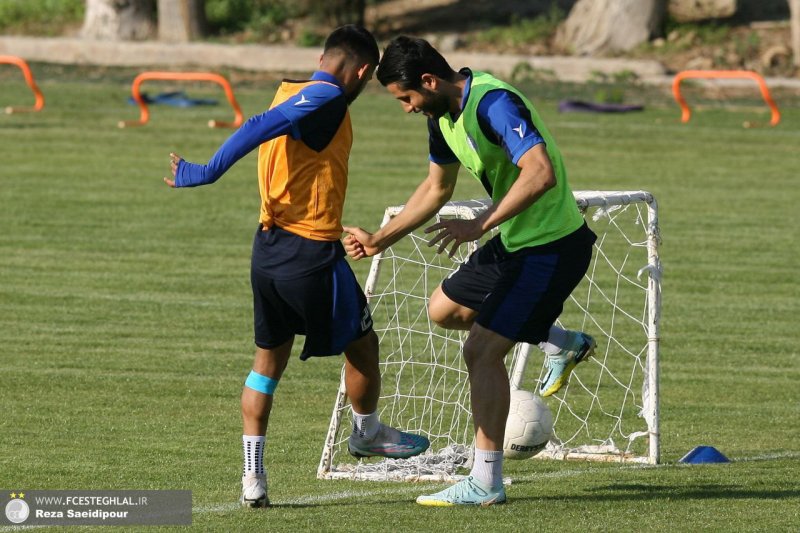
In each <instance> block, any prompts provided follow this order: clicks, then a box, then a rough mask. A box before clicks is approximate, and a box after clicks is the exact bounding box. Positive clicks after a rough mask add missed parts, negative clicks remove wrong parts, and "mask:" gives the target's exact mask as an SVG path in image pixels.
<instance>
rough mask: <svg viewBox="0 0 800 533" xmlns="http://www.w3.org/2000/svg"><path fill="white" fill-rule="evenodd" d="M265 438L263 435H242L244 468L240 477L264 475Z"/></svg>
mask: <svg viewBox="0 0 800 533" xmlns="http://www.w3.org/2000/svg"><path fill="white" fill-rule="evenodd" d="M266 441H267V438H266V437H264V436H263V435H242V447H243V448H244V468H243V469H242V475H245V474H250V473H253V474H263V473H264V444H265V443H266Z"/></svg>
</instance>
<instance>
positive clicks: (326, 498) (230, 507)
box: [192, 484, 424, 514]
mask: <svg viewBox="0 0 800 533" xmlns="http://www.w3.org/2000/svg"><path fill="white" fill-rule="evenodd" d="M419 492H420V485H418V484H413V485H408V486H403V487H396V488H393V489H385V490H347V491H341V492H332V493H330V494H316V495H313V496H301V497H299V498H294V499H291V500H270V501H271V502H272V504H273V505H275V506H281V505H312V504H315V503H326V502H334V501H338V500H347V499H350V498H363V497H365V496H367V497H369V496H377V495H379V494H407V493H409V494H411V493H414V494H416V493H419ZM423 492H424V490H423ZM240 508H241V505H240V504H239V502H229V503H223V504H220V505H209V506H204V507H194V508H192V514H195V513H197V514H202V513H226V512H230V511H235V510H236V509H240Z"/></svg>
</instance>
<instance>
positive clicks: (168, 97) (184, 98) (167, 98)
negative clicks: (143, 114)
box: [128, 91, 217, 107]
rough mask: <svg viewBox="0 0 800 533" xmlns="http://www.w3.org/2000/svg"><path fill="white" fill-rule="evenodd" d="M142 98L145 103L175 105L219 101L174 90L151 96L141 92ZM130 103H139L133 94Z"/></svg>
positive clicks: (203, 103) (182, 105) (205, 103)
mask: <svg viewBox="0 0 800 533" xmlns="http://www.w3.org/2000/svg"><path fill="white" fill-rule="evenodd" d="M141 96H142V100H144V103H145V104H148V105H149V104H163V105H171V106H173V107H194V106H198V105H217V101H216V100H214V99H213V98H190V97H189V96H188V95H187V94H186V93H185V92H183V91H173V92H166V93H159V94H157V95H155V96H150V95H149V94H148V93H141ZM128 103H129V104H133V105H138V104H137V103H136V100H134V99H133V96H130V97H128Z"/></svg>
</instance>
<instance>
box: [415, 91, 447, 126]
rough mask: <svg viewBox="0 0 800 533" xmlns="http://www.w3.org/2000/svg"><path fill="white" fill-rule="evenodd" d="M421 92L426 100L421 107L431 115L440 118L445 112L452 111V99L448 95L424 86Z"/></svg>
mask: <svg viewBox="0 0 800 533" xmlns="http://www.w3.org/2000/svg"><path fill="white" fill-rule="evenodd" d="M421 93H422V95H423V97H424V101H423V104H422V105H421V106H420V109H421V110H422V112H423V113H425V114H426V115H428V116H429V117H431V118H434V119H437V120H438V119H439V118H441V117H442V116H443V115H444V114H445V113H447V112H448V111H450V101H449V99H448V98H447V96H445V95H443V94H439V93H435V92H433V91H430V90H428V89H424V88H423V89H422V91H421Z"/></svg>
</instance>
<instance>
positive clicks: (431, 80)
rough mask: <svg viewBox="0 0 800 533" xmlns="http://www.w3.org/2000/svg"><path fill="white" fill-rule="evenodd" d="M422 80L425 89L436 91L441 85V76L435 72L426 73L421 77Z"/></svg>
mask: <svg viewBox="0 0 800 533" xmlns="http://www.w3.org/2000/svg"><path fill="white" fill-rule="evenodd" d="M420 82H421V85H422V87H424V88H425V89H428V90H429V91H435V90H436V88H437V87H438V85H439V78H437V77H436V76H434V75H433V74H428V73H425V74H423V75H422V76H421V77H420Z"/></svg>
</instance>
